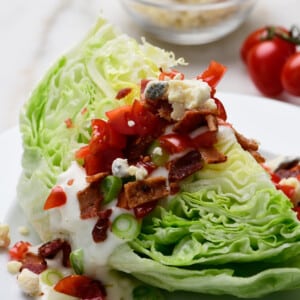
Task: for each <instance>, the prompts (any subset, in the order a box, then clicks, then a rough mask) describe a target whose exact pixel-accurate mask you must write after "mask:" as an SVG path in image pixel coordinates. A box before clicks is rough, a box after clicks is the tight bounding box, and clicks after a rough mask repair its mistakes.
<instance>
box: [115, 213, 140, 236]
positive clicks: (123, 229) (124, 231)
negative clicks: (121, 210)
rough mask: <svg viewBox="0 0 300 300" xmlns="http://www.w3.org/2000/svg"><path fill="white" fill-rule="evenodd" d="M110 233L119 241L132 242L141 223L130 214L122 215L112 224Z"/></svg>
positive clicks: (138, 231) (137, 233)
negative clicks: (119, 239)
mask: <svg viewBox="0 0 300 300" xmlns="http://www.w3.org/2000/svg"><path fill="white" fill-rule="evenodd" d="M111 229H112V232H113V233H114V234H115V235H116V236H118V237H119V238H121V239H124V240H132V239H134V238H136V237H137V236H138V235H139V233H140V231H141V223H140V222H139V221H138V220H137V219H136V218H135V217H134V216H133V215H131V214H122V215H119V216H118V217H116V218H115V219H114V221H113V223H112V227H111Z"/></svg>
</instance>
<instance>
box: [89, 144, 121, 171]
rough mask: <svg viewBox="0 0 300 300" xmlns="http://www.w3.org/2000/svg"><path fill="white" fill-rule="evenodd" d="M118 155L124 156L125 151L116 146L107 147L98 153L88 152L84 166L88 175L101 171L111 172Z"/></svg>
mask: <svg viewBox="0 0 300 300" xmlns="http://www.w3.org/2000/svg"><path fill="white" fill-rule="evenodd" d="M118 157H123V153H122V151H121V150H120V149H116V148H105V149H103V150H101V152H99V153H97V154H93V153H90V154H88V155H87V156H86V157H85V160H84V168H85V170H86V173H87V175H88V176H91V175H94V174H97V173H100V172H111V165H112V162H113V161H114V160H115V159H116V158H118Z"/></svg>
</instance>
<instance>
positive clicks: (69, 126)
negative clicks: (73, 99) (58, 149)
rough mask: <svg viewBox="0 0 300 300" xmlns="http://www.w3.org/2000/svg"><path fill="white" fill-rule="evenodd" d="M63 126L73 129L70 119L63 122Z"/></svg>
mask: <svg viewBox="0 0 300 300" xmlns="http://www.w3.org/2000/svg"><path fill="white" fill-rule="evenodd" d="M65 124H66V126H67V128H72V127H74V125H73V121H72V119H71V118H68V119H66V120H65Z"/></svg>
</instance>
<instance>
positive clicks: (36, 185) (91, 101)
mask: <svg viewBox="0 0 300 300" xmlns="http://www.w3.org/2000/svg"><path fill="white" fill-rule="evenodd" d="M178 63H182V60H175V58H174V55H173V53H171V52H166V51H164V50H163V49H160V48H157V47H154V46H152V45H150V44H148V43H146V42H145V41H142V43H141V44H139V43H138V42H137V41H135V40H134V39H132V38H129V37H128V36H127V35H125V34H121V33H119V32H118V31H117V29H116V28H114V27H113V26H112V25H111V24H109V23H108V22H107V21H106V20H105V19H103V18H100V19H99V20H98V22H97V24H95V26H94V28H93V29H92V30H91V31H90V33H89V34H88V35H87V37H86V38H85V39H84V40H83V41H82V42H81V43H80V44H79V45H78V46H77V47H75V48H74V49H73V50H71V51H70V52H69V53H67V54H66V55H64V56H62V57H61V58H60V59H59V60H58V61H57V62H56V63H55V64H54V66H53V67H52V68H51V69H50V70H49V71H48V72H47V74H46V75H45V77H44V78H43V79H42V80H41V82H40V83H39V85H38V86H37V87H36V89H35V90H34V91H33V93H32V95H31V97H30V99H29V100H28V102H27V103H26V105H25V106H24V108H23V110H22V112H21V116H20V130H21V132H22V136H23V147H24V154H23V160H22V165H23V173H22V175H21V178H20V180H19V184H18V199H19V201H20V204H21V206H22V208H23V209H24V212H25V214H26V216H27V217H28V219H29V220H30V221H31V223H32V224H33V226H34V227H35V229H36V231H37V233H38V234H39V235H40V237H41V238H42V239H43V240H49V239H50V238H51V232H50V231H49V220H48V216H47V215H48V214H47V212H45V211H43V204H44V201H45V199H46V198H47V195H48V194H49V191H50V189H51V188H52V187H53V186H54V185H55V182H56V179H57V176H58V175H59V174H60V173H62V172H63V171H65V170H66V169H67V168H68V167H69V165H70V162H71V161H72V160H74V152H75V151H76V150H77V149H79V148H80V147H81V146H82V145H84V144H86V143H88V141H89V139H90V121H91V119H93V118H95V117H97V118H104V117H105V111H107V110H109V109H112V108H115V107H117V106H120V105H124V104H127V103H131V102H132V101H133V99H134V98H135V97H138V96H139V93H140V90H139V83H140V80H141V79H143V78H157V76H158V74H159V68H167V67H171V66H175V65H177V64H178ZM125 87H126V88H128V87H131V88H132V91H131V93H130V95H128V96H127V97H125V98H124V99H122V100H116V99H115V96H116V94H117V92H118V91H119V90H121V89H122V88H125ZM67 125H68V126H67Z"/></svg>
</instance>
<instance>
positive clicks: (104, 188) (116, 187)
mask: <svg viewBox="0 0 300 300" xmlns="http://www.w3.org/2000/svg"><path fill="white" fill-rule="evenodd" d="M121 188H122V179H121V178H120V177H117V176H113V175H109V176H106V177H105V178H104V179H103V180H102V181H101V185H100V190H101V192H102V193H103V197H104V204H106V203H109V202H110V201H112V200H114V199H115V198H117V196H118V194H119V193H120V191H121Z"/></svg>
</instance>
